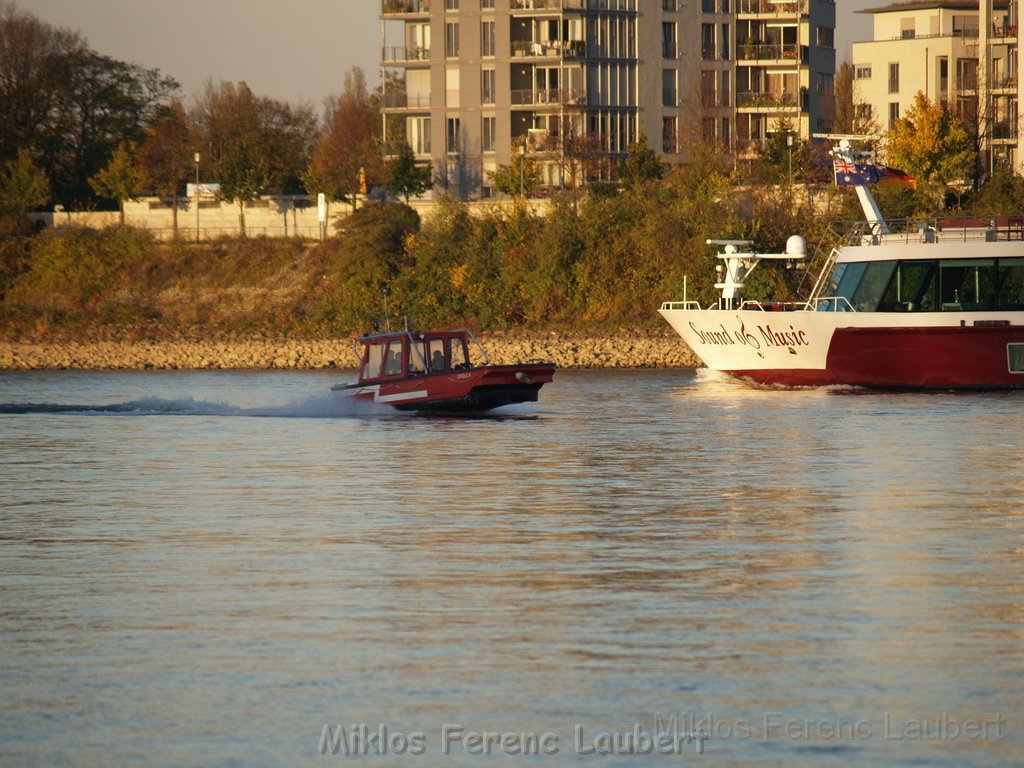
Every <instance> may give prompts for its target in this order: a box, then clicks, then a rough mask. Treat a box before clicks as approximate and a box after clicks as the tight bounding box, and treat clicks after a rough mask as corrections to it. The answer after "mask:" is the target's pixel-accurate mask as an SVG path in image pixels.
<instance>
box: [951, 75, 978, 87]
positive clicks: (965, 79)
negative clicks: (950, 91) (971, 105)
mask: <svg viewBox="0 0 1024 768" xmlns="http://www.w3.org/2000/svg"><path fill="white" fill-rule="evenodd" d="M956 89H957V90H958V91H976V90H978V75H977V73H974V72H967V73H958V74H957V76H956Z"/></svg>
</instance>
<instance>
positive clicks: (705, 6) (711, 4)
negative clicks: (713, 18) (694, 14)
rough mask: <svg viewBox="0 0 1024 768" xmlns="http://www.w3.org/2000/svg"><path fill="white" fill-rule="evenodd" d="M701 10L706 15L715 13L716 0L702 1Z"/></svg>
mask: <svg viewBox="0 0 1024 768" xmlns="http://www.w3.org/2000/svg"><path fill="white" fill-rule="evenodd" d="M700 9H701V10H702V11H704V13H714V12H715V0H700Z"/></svg>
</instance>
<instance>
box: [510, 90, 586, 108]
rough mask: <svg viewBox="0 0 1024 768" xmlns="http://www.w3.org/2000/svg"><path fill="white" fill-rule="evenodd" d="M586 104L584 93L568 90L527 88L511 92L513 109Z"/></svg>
mask: <svg viewBox="0 0 1024 768" xmlns="http://www.w3.org/2000/svg"><path fill="white" fill-rule="evenodd" d="M586 103H587V95H586V93H584V92H583V91H581V90H575V89H569V88H527V89H513V91H512V106H513V107H542V106H553V107H564V106H585V105H586Z"/></svg>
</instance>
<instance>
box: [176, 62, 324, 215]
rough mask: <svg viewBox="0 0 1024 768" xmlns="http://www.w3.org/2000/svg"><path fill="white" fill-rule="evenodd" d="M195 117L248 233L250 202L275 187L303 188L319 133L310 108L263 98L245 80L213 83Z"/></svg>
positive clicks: (216, 176)
mask: <svg viewBox="0 0 1024 768" xmlns="http://www.w3.org/2000/svg"><path fill="white" fill-rule="evenodd" d="M191 120H192V123H193V125H194V127H195V131H196V135H197V139H198V142H199V143H200V144H201V145H202V147H203V148H204V149H205V150H206V153H207V154H208V156H209V163H210V166H209V167H210V169H211V170H210V173H211V175H212V177H213V178H212V180H213V181H214V182H216V183H218V184H220V190H221V191H220V195H221V198H222V199H224V200H228V201H230V202H233V203H235V204H236V205H238V223H239V227H240V230H241V232H242V234H243V235H244V234H245V205H246V203H248V202H251V201H252V200H255V199H257V198H258V197H259V196H260V195H261V194H264V193H265V192H266V191H268V190H270V189H275V190H277V191H289V190H292V191H294V190H297V188H298V185H299V178H300V176H301V172H302V169H303V168H304V167H305V165H306V163H307V161H308V157H309V151H310V145H311V142H312V137H313V133H314V125H315V121H314V118H313V114H312V110H310V109H309V108H308V107H293V106H291V105H289V104H287V103H284V102H280V101H276V100H274V99H270V98H259V97H257V96H256V95H255V94H253V92H252V90H250V88H249V86H248V85H246V84H245V83H244V82H241V83H237V84H235V83H227V82H225V83H221V84H220V85H219V86H214V85H213V84H212V83H207V86H206V90H205V91H204V93H203V95H202V97H201V98H200V99H199V100H198V101H197V102H196V105H195V107H194V108H193V110H192V114H191Z"/></svg>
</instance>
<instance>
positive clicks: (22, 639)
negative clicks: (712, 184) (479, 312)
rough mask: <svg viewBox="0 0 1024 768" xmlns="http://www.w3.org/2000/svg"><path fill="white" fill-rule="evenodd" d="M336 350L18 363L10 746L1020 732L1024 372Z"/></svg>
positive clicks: (836, 743) (183, 753) (879, 758)
mask: <svg viewBox="0 0 1024 768" xmlns="http://www.w3.org/2000/svg"><path fill="white" fill-rule="evenodd" d="M338 378H345V377H344V375H340V376H339V375H338V374H332V375H328V374H325V373H319V372H305V373H296V372H266V373H228V372H188V373H177V372H176V373H141V372H140V373H70V372H47V373H4V374H0V403H2V404H3V405H0V495H2V501H0V765H3V766H47V768H51V767H53V766H65V765H66V766H307V765H344V764H350V763H352V761H353V760H355V761H356V764H360V765H362V764H369V765H387V766H393V765H424V766H472V765H481V764H486V765H521V764H522V765H525V764H529V765H542V766H549V765H550V766H564V765H573V766H575V765H594V766H658V765H713V766H728V767H733V766H735V767H739V766H744V767H746V766H749V767H750V768H753V767H754V766H757V768H764V767H765V766H786V767H787V768H789V767H790V766H815V767H816V768H817V767H819V766H824V767H826V768H827V767H830V766H848V765H854V764H855V765H870V766H923V765H927V766H950V767H951V768H952V767H954V766H955V767H956V768H962V767H964V766H1011V765H1013V766H1019V765H1021V764H1022V762H1024V738H1022V730H1021V729H1022V728H1024V720H1022V712H1024V565H1022V563H1024V502H1022V495H1024V494H1022V491H1024V394H970V395H962V394H961V395H957V394H932V395H921V394H872V393H864V392H858V391H854V390H846V391H843V390H839V391H815V390H804V391H778V390H768V389H753V388H748V387H745V386H742V385H739V384H736V383H734V382H730V381H724V380H720V379H717V378H714V377H713V376H710V375H706V374H701V373H695V372H691V371H658V372H638V371H629V372H573V371H565V372H559V373H558V375H557V376H556V380H555V383H554V384H552V385H549V386H548V387H546V388H545V389H544V390H543V391H542V393H541V401H540V402H539V403H535V404H529V405H522V406H517V407H514V408H511V409H507V411H506V412H505V416H504V417H502V418H492V419H424V418H418V417H410V416H398V415H394V414H390V413H383V412H377V411H374V410H373V409H361V410H359V411H354V410H353V409H351V408H350V407H348V406H346V405H344V404H339V403H337V402H335V401H334V400H332V399H331V398H330V397H328V396H327V394H326V392H327V390H328V388H329V386H330V384H331V383H333V382H335V381H336V380H337V379H338ZM28 404H32V405H28ZM325 726H326V728H325ZM363 726H365V729H364V728H363ZM483 732H493V733H495V734H499V736H495V737H491V738H490V739H488V738H486V737H485V736H480V737H479V738H478V737H477V736H476V734H479V733H483ZM385 750H386V751H387V754H385V755H384V756H377V755H376V752H383V751H385ZM335 751H336V752H337V754H335V753H334V752H335ZM517 751H518V752H540V753H541V754H539V755H529V756H523V755H517V754H515V753H516V752H517ZM360 752H369V753H370V754H369V755H368V756H367V755H363V756H359V757H358V759H357V758H356V757H354V756H353V754H352V753H360ZM403 752H404V754H401V753H403ZM480 752H483V753H484V754H482V755H481V754H475V753H480ZM417 753H422V754H417ZM487 753H489V754H487ZM666 753H668V754H666Z"/></svg>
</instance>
